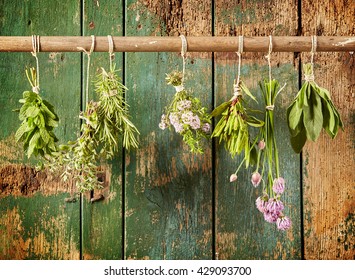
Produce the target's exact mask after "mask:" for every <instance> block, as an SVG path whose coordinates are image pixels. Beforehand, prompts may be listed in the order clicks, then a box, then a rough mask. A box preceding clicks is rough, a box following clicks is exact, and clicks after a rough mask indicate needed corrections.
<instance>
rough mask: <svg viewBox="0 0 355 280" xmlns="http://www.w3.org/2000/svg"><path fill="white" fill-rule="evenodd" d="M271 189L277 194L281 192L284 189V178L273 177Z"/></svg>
mask: <svg viewBox="0 0 355 280" xmlns="http://www.w3.org/2000/svg"><path fill="white" fill-rule="evenodd" d="M272 189H273V191H274V192H275V193H277V194H282V193H283V192H284V190H285V180H284V178H282V177H279V178H276V179H274V184H273V185H272Z"/></svg>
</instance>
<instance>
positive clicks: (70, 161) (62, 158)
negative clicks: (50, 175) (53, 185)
mask: <svg viewBox="0 0 355 280" xmlns="http://www.w3.org/2000/svg"><path fill="white" fill-rule="evenodd" d="M116 72H117V71H116V70H115V67H114V65H113V66H112V68H111V69H110V71H109V72H107V71H106V70H105V69H103V68H101V73H100V74H98V75H97V78H96V81H95V91H96V93H97V94H98V96H99V101H98V102H94V101H90V102H89V103H88V104H87V106H86V110H85V111H84V112H83V113H81V114H80V118H81V119H82V120H83V124H82V126H81V135H80V137H79V138H78V139H77V140H75V141H71V142H68V144H66V145H60V146H59V148H60V151H59V152H58V153H56V159H55V160H54V161H53V162H52V164H51V166H50V167H51V168H52V170H57V169H60V170H62V178H63V179H64V180H67V179H69V178H70V177H74V179H75V181H76V186H77V188H78V190H79V191H80V192H84V191H88V190H93V189H98V188H101V187H102V183H101V182H100V181H99V180H98V178H97V171H98V165H99V164H100V163H101V162H102V161H104V160H108V159H112V158H113V157H114V155H115V154H116V153H117V151H118V149H119V137H120V136H121V135H123V146H124V147H125V148H127V149H130V148H137V147H138V140H137V138H136V135H137V134H139V132H138V129H137V128H136V127H135V126H134V124H133V123H132V122H131V121H130V119H129V118H130V116H129V112H128V104H127V103H126V101H125V98H124V93H125V91H126V90H127V88H126V87H125V86H124V85H123V84H122V83H121V82H120V80H119V77H118V75H117V74H116ZM63 169H64V170H63Z"/></svg>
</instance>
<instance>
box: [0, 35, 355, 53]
mask: <svg viewBox="0 0 355 280" xmlns="http://www.w3.org/2000/svg"><path fill="white" fill-rule="evenodd" d="M186 39H187V51H188V52H236V51H237V50H238V41H239V40H238V37H186ZM113 42H114V51H115V52H180V51H181V39H180V38H179V37H113ZM272 42H273V52H309V51H310V50H311V48H312V41H311V36H274V37H272ZM91 43H92V38H91V37H90V36H85V37H83V36H40V51H41V52H80V50H79V49H78V48H79V47H81V48H84V49H85V50H87V51H89V50H90V46H91ZM243 46H244V47H243V51H244V52H267V51H268V49H269V37H244V44H243ZM31 51H33V49H32V37H31V36H16V37H15V36H0V52H31ZM94 51H95V52H108V39H107V37H106V36H96V37H95V48H94ZM317 51H319V52H339V51H349V52H350V51H355V37H354V36H318V37H317Z"/></svg>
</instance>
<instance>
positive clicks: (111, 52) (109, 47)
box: [107, 35, 115, 70]
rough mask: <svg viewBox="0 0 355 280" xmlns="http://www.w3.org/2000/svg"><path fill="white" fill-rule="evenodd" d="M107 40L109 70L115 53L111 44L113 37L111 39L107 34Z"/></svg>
mask: <svg viewBox="0 0 355 280" xmlns="http://www.w3.org/2000/svg"><path fill="white" fill-rule="evenodd" d="M107 40H108V53H109V57H110V70H111V69H112V63H113V60H114V59H115V54H114V52H113V49H114V44H113V39H112V36H111V35H107Z"/></svg>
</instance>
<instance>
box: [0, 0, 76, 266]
mask: <svg viewBox="0 0 355 280" xmlns="http://www.w3.org/2000/svg"><path fill="white" fill-rule="evenodd" d="M42 4H43V3H42V1H37V0H36V1H14V2H13V3H12V4H11V5H8V4H7V3H6V4H5V3H4V1H1V3H0V10H1V14H2V15H1V20H0V35H2V36H8V35H13V36H20V35H21V36H23V35H27V36H29V35H31V34H33V33H40V34H43V35H49V34H50V35H60V34H63V33H64V34H68V35H72V36H77V35H80V5H79V4H80V3H79V2H78V1H51V5H50V6H45V7H43V5H42ZM48 19H50V22H48ZM44 22H47V23H48V24H43V23H44ZM0 56H1V58H0V61H1V64H0V71H1V74H0V80H1V89H2V90H1V93H0V108H1V117H0V122H1V128H2V129H1V130H0V139H1V140H0V143H1V144H0V148H1V152H0V154H1V159H0V164H1V168H2V172H1V176H2V183H3V184H2V186H8V187H7V188H6V191H5V188H3V187H1V190H0V192H2V195H0V197H1V198H0V259H79V258H80V215H79V213H80V209H79V203H78V202H76V203H66V202H65V199H66V198H68V197H71V196H72V195H74V194H73V189H72V185H71V184H63V183H62V182H61V181H60V180H59V178H56V179H54V178H53V176H52V175H51V174H46V173H45V172H42V173H38V172H36V171H35V169H34V161H28V160H27V159H25V154H24V152H23V149H22V147H21V146H20V145H18V144H16V143H15V140H14V133H15V131H16V129H17V128H18V126H19V125H20V121H19V120H18V114H17V113H14V112H12V110H13V109H16V108H19V107H20V103H18V100H19V99H20V98H22V92H23V91H25V90H28V89H30V87H29V84H28V82H27V80H26V76H25V71H24V70H25V68H26V67H29V66H35V59H34V58H33V57H32V55H31V54H30V53H24V54H20V53H18V54H15V53H12V54H7V53H2V54H0ZM38 57H39V63H40V88H41V95H42V96H43V97H44V98H45V99H47V100H49V101H50V102H51V103H52V104H54V105H55V108H56V111H57V113H58V115H59V118H60V124H59V127H58V128H57V129H56V134H57V136H58V137H59V138H60V139H61V141H63V142H64V141H66V140H69V139H72V137H73V136H76V132H77V130H78V128H79V120H78V112H79V109H80V107H79V106H80V56H79V55H78V54H66V53H55V52H51V53H39V54H38Z"/></svg>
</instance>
